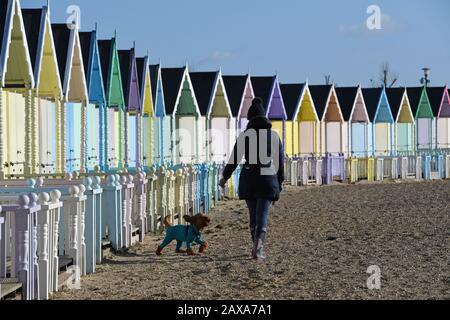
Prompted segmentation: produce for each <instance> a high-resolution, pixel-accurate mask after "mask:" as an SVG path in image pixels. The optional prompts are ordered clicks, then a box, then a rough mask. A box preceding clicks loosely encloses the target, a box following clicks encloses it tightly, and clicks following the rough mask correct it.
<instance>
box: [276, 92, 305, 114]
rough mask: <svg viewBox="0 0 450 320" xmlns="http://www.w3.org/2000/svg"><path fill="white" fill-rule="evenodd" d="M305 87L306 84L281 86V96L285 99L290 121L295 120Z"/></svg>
mask: <svg viewBox="0 0 450 320" xmlns="http://www.w3.org/2000/svg"><path fill="white" fill-rule="evenodd" d="M304 87H305V84H304V83H291V84H280V89H281V96H282V97H283V102H284V107H285V108H286V114H287V118H288V120H294V116H295V112H296V111H297V108H298V106H299V102H300V98H301V95H302V92H303V88H304Z"/></svg>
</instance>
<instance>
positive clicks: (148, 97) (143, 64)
mask: <svg viewBox="0 0 450 320" xmlns="http://www.w3.org/2000/svg"><path fill="white" fill-rule="evenodd" d="M148 60H149V59H148V56H145V57H142V58H136V67H137V72H138V79H139V91H140V93H141V110H142V112H141V115H142V119H141V125H142V127H141V128H142V129H141V131H142V132H141V135H140V139H139V141H140V142H139V143H141V148H140V150H141V151H142V155H141V156H140V157H139V158H140V159H141V160H142V165H143V166H145V167H148V166H151V165H152V164H153V150H152V148H153V146H152V140H153V116H154V109H153V97H152V94H153V93H152V85H151V81H150V65H149V63H148Z"/></svg>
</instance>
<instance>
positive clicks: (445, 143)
mask: <svg viewBox="0 0 450 320" xmlns="http://www.w3.org/2000/svg"><path fill="white" fill-rule="evenodd" d="M448 123H449V119H448V118H438V119H437V147H438V148H439V149H448V148H449V140H448V139H449V128H448Z"/></svg>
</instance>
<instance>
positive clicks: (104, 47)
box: [97, 40, 113, 92]
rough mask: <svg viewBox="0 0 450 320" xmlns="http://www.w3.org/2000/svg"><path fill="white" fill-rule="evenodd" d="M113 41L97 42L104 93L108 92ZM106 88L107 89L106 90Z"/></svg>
mask: <svg viewBox="0 0 450 320" xmlns="http://www.w3.org/2000/svg"><path fill="white" fill-rule="evenodd" d="M112 42H113V40H98V41H97V45H98V53H99V55H100V63H101V65H102V78H103V83H104V85H105V90H106V92H109V86H110V83H109V77H108V75H109V71H110V64H111V57H112V54H111V49H112ZM106 88H107V89H106Z"/></svg>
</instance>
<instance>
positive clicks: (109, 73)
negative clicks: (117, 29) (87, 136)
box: [98, 36, 125, 170]
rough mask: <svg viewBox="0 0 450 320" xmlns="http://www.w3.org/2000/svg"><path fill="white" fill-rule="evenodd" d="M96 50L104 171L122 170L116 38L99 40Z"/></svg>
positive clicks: (121, 97) (121, 103)
mask: <svg viewBox="0 0 450 320" xmlns="http://www.w3.org/2000/svg"><path fill="white" fill-rule="evenodd" d="M98 48H99V53H100V61H101V68H102V78H103V84H104V85H105V94H106V112H105V128H104V131H105V158H104V159H105V162H104V164H103V167H104V168H105V170H109V169H121V168H123V163H124V161H123V159H124V158H125V156H124V145H125V130H124V127H125V126H124V108H125V100H124V94H123V88H122V76H121V73H120V63H119V54H118V52H117V38H116V36H114V37H113V38H112V39H109V40H99V41H98Z"/></svg>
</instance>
